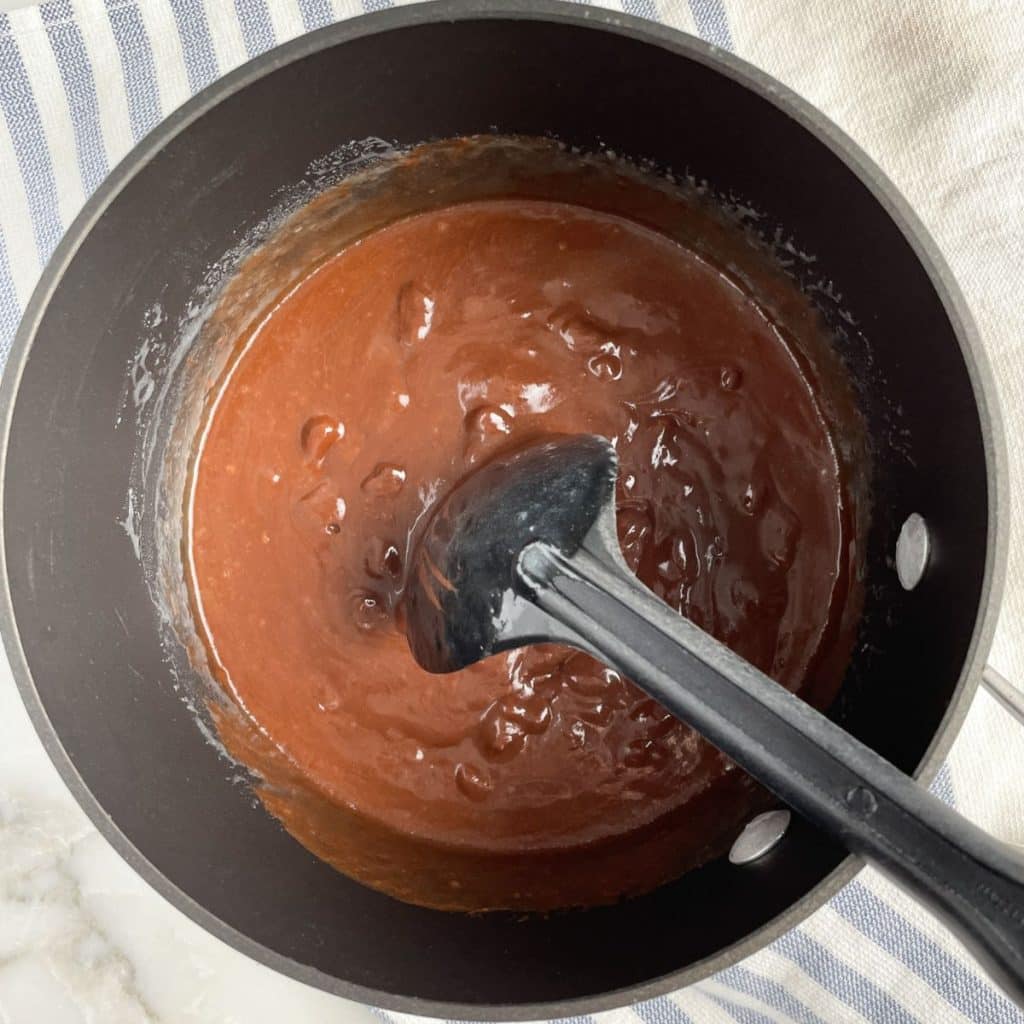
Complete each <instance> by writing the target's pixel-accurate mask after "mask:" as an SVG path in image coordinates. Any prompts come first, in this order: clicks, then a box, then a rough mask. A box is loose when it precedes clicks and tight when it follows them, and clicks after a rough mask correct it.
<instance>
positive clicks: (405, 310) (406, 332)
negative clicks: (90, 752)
mask: <svg viewBox="0 0 1024 1024" xmlns="http://www.w3.org/2000/svg"><path fill="white" fill-rule="evenodd" d="M434 309H435V303H434V297H433V295H431V293H430V292H429V291H428V290H427V289H426V288H424V287H423V285H421V284H420V283H419V282H417V281H406V283H405V284H404V285H402V288H401V290H400V291H399V293H398V340H399V342H400V344H402V345H404V346H406V347H407V348H411V347H412V346H413V345H416V344H417V343H418V342H421V341H426V339H427V336H428V335H429V334H430V330H431V328H432V327H433V326H434Z"/></svg>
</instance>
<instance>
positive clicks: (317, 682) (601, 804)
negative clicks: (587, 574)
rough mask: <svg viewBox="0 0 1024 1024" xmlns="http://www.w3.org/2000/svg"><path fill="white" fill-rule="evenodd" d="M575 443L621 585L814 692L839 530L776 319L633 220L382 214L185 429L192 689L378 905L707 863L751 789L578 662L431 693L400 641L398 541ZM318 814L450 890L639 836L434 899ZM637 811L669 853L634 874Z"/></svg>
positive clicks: (496, 675)
mask: <svg viewBox="0 0 1024 1024" xmlns="http://www.w3.org/2000/svg"><path fill="white" fill-rule="evenodd" d="M575 432H589V433H598V434H603V435H605V436H607V437H609V438H612V439H614V440H615V443H616V446H617V450H618V453H619V457H620V467H621V468H620V479H619V491H618V526H619V536H620V541H621V544H622V549H623V552H624V554H625V556H626V559H627V561H628V563H629V565H630V566H631V567H632V568H633V569H634V570H635V571H636V572H637V573H638V575H639V576H640V578H641V579H642V580H643V581H644V582H645V583H646V584H647V585H648V586H649V587H651V588H652V589H653V590H654V591H655V593H657V594H658V595H659V596H660V597H662V598H663V599H664V600H665V601H667V602H668V603H669V604H670V605H672V606H673V607H674V608H676V609H678V610H679V611H680V612H681V613H682V614H685V615H687V616H689V617H690V618H691V619H692V620H693V621H694V622H696V623H697V624H699V625H700V626H702V627H704V628H705V629H707V630H709V631H710V632H712V633H713V634H714V635H715V636H717V637H719V638H720V639H721V640H723V641H725V642H726V643H728V644H729V645H730V646H732V647H733V648H734V649H735V650H736V651H738V652H739V653H740V654H742V655H743V656H744V657H746V658H748V659H749V660H750V661H752V662H754V663H755V664H756V665H758V666H759V667H760V668H762V669H764V670H765V671H767V672H768V673H770V674H771V675H772V676H773V677H774V678H776V679H777V680H779V681H780V682H782V683H783V684H785V685H786V686H787V687H789V688H790V689H793V690H797V691H800V692H802V693H804V695H805V696H808V697H809V699H812V700H814V701H815V702H817V703H819V704H821V703H825V702H827V701H828V700H829V699H831V696H832V695H833V694H834V692H835V690H836V688H837V686H838V683H839V680H840V677H841V673H842V668H843V661H844V660H845V653H846V650H848V647H846V648H844V644H847V643H848V640H846V639H844V637H843V635H842V630H841V628H840V621H841V619H842V616H843V612H844V609H845V608H846V605H847V602H848V599H849V596H850V592H851V588H852V586H853V584H852V582H851V576H850V571H849V570H850V559H851V555H850V551H851V543H852V541H853V537H852V535H851V527H850V525H849V519H848V514H847V509H846V505H847V501H846V497H845V494H844V483H843V474H842V470H841V466H840V461H839V458H838V456H837V453H836V450H835V446H834V444H833V439H832V434H831V428H830V425H829V423H828V422H827V420H826V416H825V415H824V413H823V411H822V408H821V407H820V405H819V403H818V402H817V401H816V399H815V396H814V392H813V388H812V386H811V384H810V383H809V380H808V375H807V373H806V367H805V365H804V362H803V361H802V357H801V356H800V355H799V354H798V353H797V352H795V351H794V350H793V348H792V346H791V345H789V344H788V343H787V341H786V339H785V337H784V333H783V331H782V330H781V329H780V327H779V325H778V324H777V323H775V322H774V321H773V320H772V318H771V317H770V316H769V315H768V314H767V313H766V312H765V311H764V310H763V309H762V308H761V307H760V306H759V305H758V303H757V302H755V301H754V299H753V298H752V297H751V296H750V295H749V294H748V293H747V292H746V291H745V290H744V288H743V287H742V286H741V285H740V284H738V283H737V280H736V279H735V278H734V277H732V276H730V275H729V274H728V273H727V272H724V271H722V270H721V269H719V268H717V267H715V266H713V265H711V264H710V263H709V262H707V261H706V260H705V259H703V258H702V257H699V256H698V255H696V254H695V253H694V252H692V251H689V250H687V249H685V248H683V247H681V246H680V245H678V244H676V243H675V242H673V241H671V240H669V239H668V238H666V237H663V236H661V235H659V234H656V233H655V232H653V231H651V230H648V229H646V228H643V227H640V226H638V225H637V224H634V223H631V222H630V221H628V220H626V219H623V218H620V217H617V216H613V215H610V214H604V213H599V212H595V211H592V210H588V209H584V208H582V207H576V206H570V205H567V204H564V203H555V202H544V201H537V200H507V201H501V200H492V201H481V202H474V203H466V204H463V205H459V206H453V207H449V208H444V209H440V210H435V211H433V212H429V213H424V214H420V215H418V216H414V217H410V218H406V219H404V220H401V221H399V222H398V223H395V224H393V225H391V226H389V227H386V228H384V229H382V230H379V231H376V232H375V233H372V234H370V235H369V236H367V237H365V238H363V239H362V240H361V241H359V242H357V243H355V244H352V245H350V246H349V247H347V248H346V249H344V250H343V251H341V252H340V253H338V254H337V255H335V256H334V257H333V258H331V259H329V260H328V261H327V262H326V263H325V264H323V265H322V266H320V267H319V268H317V269H316V270H315V272H314V273H312V274H311V275H310V276H308V277H307V278H306V279H305V280H303V281H302V282H301V283H300V284H299V285H298V286H297V287H296V288H294V289H293V290H292V291H291V292H290V293H289V294H288V295H287V296H285V297H284V298H283V299H282V300H281V301H279V302H278V304H277V305H276V306H275V308H274V309H273V310H272V311H271V312H270V314H269V315H268V316H267V317H266V318H265V319H264V321H263V322H262V323H261V325H260V326H259V327H258V328H257V329H256V330H254V331H253V332H252V333H251V335H250V336H249V337H248V338H247V339H246V340H245V344H244V347H243V348H242V349H241V351H240V353H239V355H238V357H237V358H236V359H235V361H234V362H233V363H232V365H231V367H230V370H229V372H228V373H227V374H226V376H225V378H224V380H223V381H222V384H221V390H220V392H219V395H218V397H217V400H216V402H215V404H214V406H213V408H212V411H211V413H210V418H209V421H208V424H207V428H206V432H205V436H204V438H203V441H202V447H201V450H200V452H199V456H198V459H197V463H196V468H195V477H194V490H193V494H192V502H191V571H192V574H193V579H192V585H193V593H194V600H195V603H196V608H197V611H198V613H199V620H200V624H201V631H202V633H203V635H204V638H205V640H206V646H207V649H208V652H209V656H210V659H211V662H212V666H213V669H214V673H215V675H216V676H217V678H218V679H219V680H220V681H221V682H222V683H223V685H224V686H225V687H226V688H227V689H228V691H229V692H230V694H231V695H232V696H233V698H234V700H235V702H236V703H237V705H238V706H239V707H240V708H241V709H242V710H243V712H244V715H245V717H246V720H247V721H248V722H249V723H250V724H252V725H254V726H255V730H256V732H257V733H258V734H259V737H260V742H261V743H263V744H264V745H267V746H269V747H271V748H273V750H274V751H275V752H276V754H278V755H279V756H280V757H281V758H283V759H284V761H285V762H286V763H287V765H288V767H289V772H290V773H291V774H290V778H292V779H293V780H294V779H299V780H301V785H302V786H305V787H308V790H309V792H310V793H314V794H315V795H316V799H317V801H318V806H320V807H321V811H320V812H317V814H316V815H313V814H309V815H306V814H304V813H303V812H300V811H298V810H296V808H297V807H298V806H299V803H298V802H293V803H292V804H291V805H289V804H288V800H287V797H286V796H281V795H280V794H278V795H277V796H276V797H275V801H274V802H272V806H273V807H274V809H275V811H276V812H277V813H279V814H281V816H282V817H283V818H284V819H285V821H286V824H287V826H288V827H289V829H290V830H291V831H293V832H294V833H295V834H296V836H297V837H298V838H299V839H300V840H302V841H303V842H306V843H307V845H309V846H311V847H312V848H313V849H314V850H316V851H317V852H318V853H319V854H320V855H322V856H326V857H327V858H328V859H331V860H332V861H334V862H335V863H336V864H337V866H339V867H340V868H341V869H342V870H347V871H349V872H350V873H353V874H354V875H356V877H359V878H362V879H363V880H364V881H367V882H369V883H370V884H374V885H378V886H379V887H382V888H385V889H388V890H389V891H393V892H398V893H399V894H400V895H401V896H402V897H403V898H407V899H413V900H416V901H418V902H425V903H430V904H433V905H467V904H471V905H478V906H518V907H527V908H528V907H530V906H550V905H558V904H559V903H562V902H579V901H583V902H602V901H605V900H607V899H614V898H617V896H619V895H620V894H621V893H622V892H623V891H625V890H626V889H630V890H633V891H637V890H642V889H643V888H649V887H651V886H653V885H655V884H658V883H659V882H661V881H663V880H664V878H665V877H670V876H671V874H672V873H674V872H675V873H677V872H678V871H680V870H682V869H683V868H685V867H689V866H691V865H692V864H695V863H697V862H699V861H700V860H702V859H705V858H706V857H707V856H709V855H710V853H711V852H713V849H712V848H713V847H715V845H716V843H717V844H719V845H720V843H721V839H722V836H724V835H725V834H727V833H728V832H729V830H730V829H734V828H735V827H736V825H737V823H738V822H739V821H740V820H742V818H743V816H744V814H746V813H749V809H750V807H751V806H753V804H754V803H756V802H757V796H756V792H755V790H754V789H753V787H751V786H749V784H748V783H747V782H746V780H742V781H737V778H736V777H738V776H740V775H741V773H739V772H738V771H736V770H734V769H733V767H732V765H731V764H730V762H728V761H727V759H726V758H724V757H723V756H722V755H721V754H720V753H718V752H717V751H716V750H715V749H714V748H712V747H711V746H709V745H708V744H707V743H705V742H704V741H703V740H702V739H701V738H700V737H699V736H698V735H697V734H696V733H695V732H694V731H693V730H691V729H690V728H688V727H687V726H686V725H684V724H682V723H680V722H678V721H676V720H674V719H673V718H671V717H670V716H669V715H668V714H667V713H666V712H664V711H663V710H662V709H661V708H660V707H659V706H658V705H656V704H655V703H654V702H653V701H651V700H650V699H648V698H646V697H645V696H644V695H643V694H642V693H641V692H640V691H639V690H637V689H636V688H635V687H633V686H632V684H630V683H629V682H628V681H626V680H624V679H622V678H620V676H619V675H618V674H617V673H615V672H614V671H612V670H610V669H607V668H604V667H602V666H601V665H599V664H597V663H596V662H595V661H594V660H593V659H591V658H590V657H588V656H586V655H583V654H580V653H574V652H572V651H570V650H567V649H561V648H556V647H550V646H545V647H536V648H531V649H527V650H523V651H518V652H515V653H513V654H511V655H501V656H498V657H496V658H493V659H491V660H489V661H487V662H485V663H482V664H479V665H475V666H473V667H471V668H469V669H466V670H464V671H462V672H459V673H457V674H455V675H449V676H432V675H429V674H427V673H425V672H424V671H422V670H421V669H419V668H418V667H417V665H416V664H415V663H414V661H413V659H412V657H411V656H410V654H409V651H408V649H407V647H406V643H405V639H404V636H403V635H402V633H401V630H400V628H399V626H397V625H396V609H398V608H399V607H400V601H401V596H402V588H403V581H404V574H405V571H406V566H407V563H408V557H409V550H410V545H411V542H412V540H413V539H414V536H415V531H416V528H417V525H418V524H422V522H423V520H424V517H425V516H426V514H427V513H428V512H429V510H430V509H431V507H432V506H433V504H434V503H435V502H436V500H437V499H438V497H439V496H440V495H442V494H443V493H444V492H445V490H446V489H447V488H449V487H450V486H451V485H452V484H453V483H454V482H456V481H457V480H459V479H460V478H461V477H462V476H463V475H464V474H465V473H466V472H468V471H469V470H471V469H472V468H473V466H474V465H476V464H477V463H479V461H480V460H483V459H486V458H488V457H490V456H491V455H492V454H494V453H495V452H497V451H499V450H500V449H501V447H502V446H506V445H514V444H519V443H522V442H523V441H526V440H528V439H531V438H534V437H538V436H542V435H544V434H546V433H575ZM230 745H231V744H230V742H229V746H230ZM238 746H239V745H238V744H236V748H237V747H238ZM243 754H244V751H243ZM717 791H720V792H721V794H722V796H721V800H722V803H721V813H720V815H717V816H716V815H715V814H714V813H712V812H709V807H712V808H713V807H714V803H713V801H712V802H711V803H709V797H713V796H714V794H715V793H716V792H717ZM324 806H326V807H336V808H338V814H339V815H340V816H341V817H340V818H339V821H341V820H342V818H344V816H345V815H352V814H354V815H357V816H358V817H359V819H360V821H361V822H362V823H364V824H365V823H370V825H372V827H373V828H374V829H379V830H383V831H384V832H386V833H387V834H389V835H393V836H394V837H396V842H399V844H400V840H401V837H410V838H415V840H416V841H418V842H420V843H421V844H422V843H426V844H427V847H426V849H428V850H429V849H433V848H437V849H441V848H444V849H447V850H455V851H458V854H459V857H461V858H462V859H461V860H460V861H459V864H460V865H461V866H460V867H459V868H458V871H459V872H462V873H463V875H460V877H459V878H456V877H454V876H453V877H452V878H451V879H449V880H448V882H447V884H448V885H450V886H451V887H452V889H455V890H458V889H461V888H462V887H463V885H464V883H465V881H466V880H465V877H463V876H464V873H465V872H466V871H467V870H471V868H467V867H466V865H467V864H470V865H471V864H472V863H473V861H472V857H473V856H476V855H479V856H480V857H481V858H482V859H483V860H486V858H488V857H492V856H497V855H501V856H513V857H515V856H520V855H521V856H523V857H526V858H529V857H530V856H534V855H541V856H544V857H548V858H551V857H554V858H555V861H553V862H552V863H556V864H559V865H561V867H560V868H559V870H565V869H566V868H567V866H568V867H569V868H571V865H572V858H573V856H575V854H574V851H580V850H587V849H590V850H592V849H594V848H598V847H600V844H602V843H616V844H618V846H617V849H620V850H625V851H626V855H630V854H629V849H630V843H631V842H632V839H631V837H633V836H635V837H636V844H635V845H636V851H635V857H636V864H637V865H639V866H638V867H637V870H636V872H634V875H633V877H631V878H629V879H626V880H624V881H623V882H622V884H621V885H620V884H618V883H616V881H614V880H612V879H608V880H605V881H604V882H601V881H600V879H597V878H595V881H594V883H593V884H592V885H591V886H590V888H589V889H586V890H585V891H584V890H581V892H579V893H576V892H575V890H573V893H574V894H573V895H564V894H563V895H561V896H559V895H548V896H544V895H541V894H538V893H533V894H531V893H529V892H525V893H522V892H520V891H519V890H517V891H516V892H514V893H513V892H500V893H499V892H495V893H493V894H492V895H491V896H488V895H487V892H486V888H487V887H486V885H483V886H482V888H481V886H477V887H475V888H474V886H472V885H469V886H468V889H469V890H473V892H474V895H473V896H472V898H471V899H470V898H469V897H465V898H460V897H455V896H452V894H451V893H448V894H439V893H438V892H437V891H436V888H431V887H432V886H434V885H435V883H434V882H430V883H429V884H428V883H426V882H424V884H423V885H418V883H417V882H416V879H415V877H414V875H415V869H414V868H410V869H409V870H406V871H402V872H398V873H399V874H402V876H403V878H402V881H401V882H400V883H399V882H396V881H395V878H394V876H395V871H394V870H393V865H392V867H389V868H388V869H387V870H384V869H380V868H379V867H375V866H374V865H373V864H370V863H369V862H362V861H360V859H359V857H358V856H356V855H354V854H353V853H352V852H351V849H350V847H349V845H347V844H346V843H345V842H339V843H332V842H331V841H330V839H329V837H327V838H325V837H326V836H327V832H328V831H329V829H325V826H324V819H323V817H322V808H323V807H324ZM659 822H669V823H671V825H670V827H668V828H667V831H664V834H663V836H662V839H663V842H662V846H663V847H664V849H665V850H667V851H669V852H668V853H666V854H665V855H664V856H661V854H659V856H658V858H656V860H657V862H656V863H654V862H652V863H651V864H650V865H649V867H647V868H645V867H644V866H643V865H644V857H645V854H644V852H643V850H642V847H643V846H644V844H645V843H646V842H648V841H649V838H648V839H645V838H644V835H645V833H644V831H643V830H644V829H647V830H648V831H649V830H650V829H651V828H652V827H657V826H658V823H659ZM341 831H344V827H343V826H339V833H340V832H341ZM595 844H596V847H595ZM423 849H424V847H423V846H422V845H420V846H419V847H417V850H418V852H417V853H416V856H417V857H422V856H423V855H424V854H423ZM389 856H390V854H389ZM396 856H397V855H396ZM652 856H653V855H652ZM467 857H468V858H469V860H466V858H467ZM558 858H561V860H559V859H558ZM371 859H372V858H371ZM392 859H394V858H392ZM400 859H401V858H400V857H399V860H400ZM453 870H454V869H453ZM410 872H412V874H410ZM485 873H486V872H485ZM478 890H479V891H478Z"/></svg>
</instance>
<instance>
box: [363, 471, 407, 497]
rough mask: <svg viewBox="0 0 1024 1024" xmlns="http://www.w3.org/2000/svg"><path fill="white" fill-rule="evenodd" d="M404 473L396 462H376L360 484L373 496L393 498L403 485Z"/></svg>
mask: <svg viewBox="0 0 1024 1024" xmlns="http://www.w3.org/2000/svg"><path fill="white" fill-rule="evenodd" d="M405 475H406V474H405V470H404V469H403V468H402V467H401V466H399V465H398V464H397V463H394V462H378V463H377V465H376V466H375V467H374V469H373V472H372V473H370V475H369V476H368V477H367V478H366V479H365V480H364V481H363V482H362V485H361V486H362V488H363V491H365V492H366V493H367V494H371V495H373V497H375V498H393V497H394V496H395V495H396V494H398V492H399V491H401V489H402V488H403V487H404V486H405Z"/></svg>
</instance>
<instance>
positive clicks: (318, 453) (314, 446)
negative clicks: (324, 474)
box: [299, 416, 345, 466]
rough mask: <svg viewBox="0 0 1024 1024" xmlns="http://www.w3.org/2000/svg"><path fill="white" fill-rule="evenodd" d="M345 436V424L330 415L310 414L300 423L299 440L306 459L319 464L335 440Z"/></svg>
mask: <svg viewBox="0 0 1024 1024" xmlns="http://www.w3.org/2000/svg"><path fill="white" fill-rule="evenodd" d="M344 436H345V424H344V423H342V422H341V420H339V419H336V418H334V417H331V416H311V417H310V418H309V419H308V420H306V422H305V423H303V425H302V430H301V431H300V432H299V441H300V442H301V444H302V450H303V452H304V453H305V455H306V459H307V460H308V461H309V462H311V463H313V465H317V466H318V465H320V463H322V462H323V461H324V459H325V458H327V453H328V452H329V451H330V450H331V447H332V446H333V445H334V444H335V442H337V441H340V440H341V439H342V438H343V437H344Z"/></svg>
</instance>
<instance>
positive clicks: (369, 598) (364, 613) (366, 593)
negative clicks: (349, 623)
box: [352, 590, 391, 633]
mask: <svg viewBox="0 0 1024 1024" xmlns="http://www.w3.org/2000/svg"><path fill="white" fill-rule="evenodd" d="M390 618H391V617H390V615H389V614H388V609H387V605H386V604H385V602H384V599H383V598H382V597H381V595H380V594H377V593H374V592H373V591H372V590H357V591H356V592H355V594H353V596H352V620H353V621H354V622H355V624H356V627H357V628H358V629H360V630H362V631H363V632H364V633H369V632H372V631H374V630H377V629H380V628H381V627H382V626H386V625H387V624H388V622H389V621H390Z"/></svg>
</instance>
